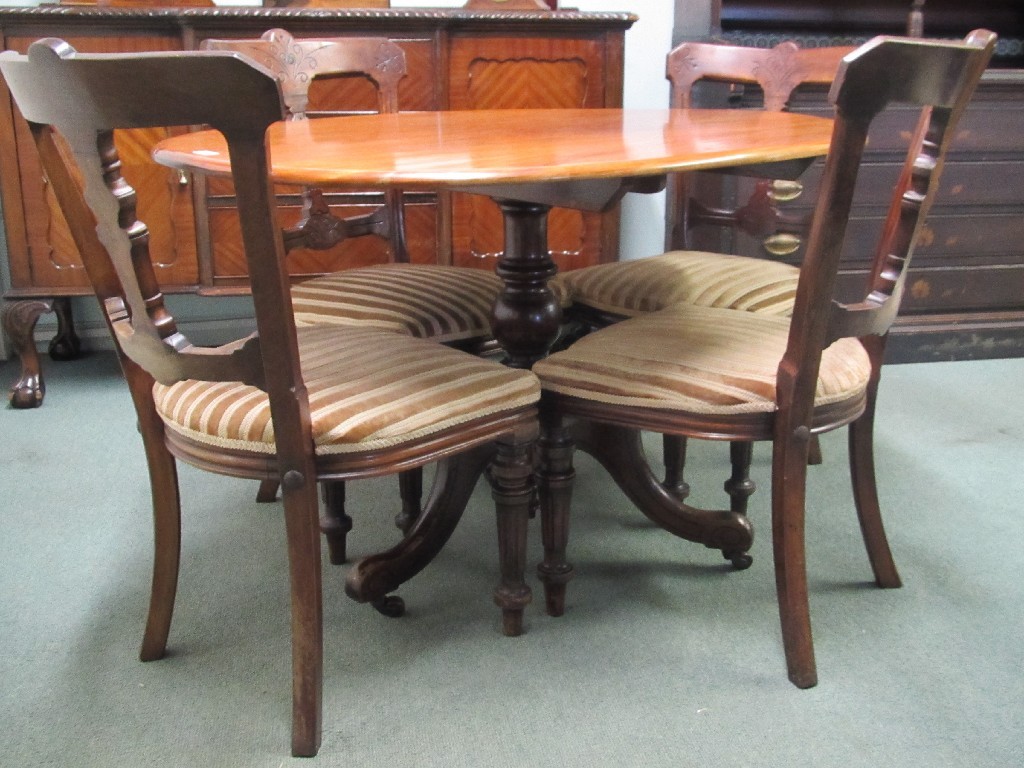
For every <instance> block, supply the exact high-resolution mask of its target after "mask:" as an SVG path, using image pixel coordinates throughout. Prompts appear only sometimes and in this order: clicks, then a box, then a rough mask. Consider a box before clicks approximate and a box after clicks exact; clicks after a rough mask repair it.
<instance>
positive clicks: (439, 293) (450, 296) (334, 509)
mask: <svg viewBox="0 0 1024 768" xmlns="http://www.w3.org/2000/svg"><path fill="white" fill-rule="evenodd" d="M200 48H201V49H202V50H216V51H235V52H238V53H241V54H243V55H245V56H248V57H250V58H252V59H253V60H254V61H256V62H258V63H259V64H262V65H263V66H264V67H266V68H267V69H269V70H270V71H271V72H272V73H273V74H274V76H275V77H276V78H277V79H278V80H279V81H280V83H281V92H282V97H283V100H284V106H285V112H284V117H285V118H286V119H290V120H306V119H307V118H308V117H309V114H308V113H309V101H310V89H311V88H312V86H313V83H314V82H315V81H317V80H325V79H328V78H339V77H359V78H363V79H366V80H368V81H369V82H370V83H372V85H373V86H374V90H375V93H376V100H377V111H379V112H397V111H398V109H399V93H398V86H399V83H400V82H401V80H402V79H403V78H404V77H405V74H406V60H405V51H404V50H403V49H402V47H401V46H400V45H398V44H397V43H395V42H393V41H392V40H390V39H388V38H386V37H333V38H327V39H320V38H296V37H293V36H292V35H291V34H290V33H289V32H287V31H286V30H283V29H270V30H267V31H266V32H264V33H263V35H262V36H261V37H259V38H256V39H251V38H225V39H214V38H209V39H206V40H203V41H202V42H201V44H200ZM313 119H315V117H314V118H313ZM302 198H303V213H302V217H301V219H300V221H299V223H298V224H297V225H296V226H294V227H290V228H288V229H287V230H286V231H285V235H284V243H285V248H286V250H288V251H291V250H294V249H297V248H310V249H315V250H326V249H330V248H333V247H335V246H336V245H337V244H338V243H340V242H342V241H344V240H347V239H349V238H353V237H365V236H370V237H378V238H384V239H385V240H386V242H387V243H388V244H389V252H390V262H389V263H387V264H380V265H374V266H364V267H355V268H350V269H343V270H340V271H336V272H332V273H329V274H327V275H324V276H321V277H315V278H311V279H308V280H305V281H302V282H301V283H298V284H296V285H295V286H293V287H292V307H293V310H294V312H295V318H296V322H297V323H298V324H299V325H302V326H313V325H345V326H366V327H374V328H385V329H388V330H395V331H398V332H401V333H406V334H409V335H411V336H415V337H419V338H429V339H431V340H433V341H438V342H442V343H446V344H450V345H452V346H457V347H462V348H464V349H467V350H471V351H475V352H481V351H486V350H488V349H489V346H488V342H489V341H490V340H491V336H490V320H489V316H490V310H491V307H492V306H493V305H494V301H495V298H496V297H497V295H498V292H499V290H500V288H501V281H500V279H499V278H498V277H497V275H495V274H494V272H493V271H492V270H478V269H470V268H467V267H454V266H442V265H435V264H413V263H410V255H409V251H408V247H407V245H406V238H405V208H404V204H403V195H402V192H401V190H398V189H388V190H386V191H385V192H384V205H383V206H381V207H380V208H378V209H377V210H374V211H372V212H370V213H367V214H362V215H358V216H348V217H339V216H337V215H335V214H333V213H332V212H331V209H330V206H329V205H328V203H327V197H326V196H325V193H324V190H322V189H319V188H315V187H311V188H305V189H303V191H302ZM422 483H423V480H422V471H421V470H420V469H419V468H417V469H412V470H409V471H407V472H403V473H401V474H400V475H399V490H400V497H401V510H400V512H399V513H398V515H397V516H396V519H395V522H396V524H397V525H398V527H399V528H400V529H402V530H403V531H408V530H409V528H410V527H411V526H412V524H413V522H414V521H415V519H416V517H417V516H418V515H419V513H420V499H421V495H422ZM277 491H278V488H277V483H276V482H273V481H267V482H265V483H263V484H261V486H260V489H259V492H258V494H257V498H258V499H259V500H260V501H264V502H270V501H274V500H276V497H277ZM323 497H324V502H325V504H324V512H325V514H324V518H323V520H322V530H323V532H324V533H325V535H326V536H327V541H328V545H329V556H330V560H331V562H332V563H334V564H341V563H344V562H345V561H346V559H347V551H346V549H347V547H346V540H347V535H348V532H349V531H350V530H351V529H352V518H351V517H350V516H349V514H348V513H347V512H346V509H345V485H344V483H343V482H341V481H332V482H327V483H325V484H324V487H323Z"/></svg>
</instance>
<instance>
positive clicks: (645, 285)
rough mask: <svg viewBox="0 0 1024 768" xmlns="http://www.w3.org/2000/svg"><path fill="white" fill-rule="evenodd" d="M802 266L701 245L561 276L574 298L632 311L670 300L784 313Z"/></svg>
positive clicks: (601, 307)
mask: <svg viewBox="0 0 1024 768" xmlns="http://www.w3.org/2000/svg"><path fill="white" fill-rule="evenodd" d="M799 275H800V271H799V269H797V268H796V267H793V266H790V265H788V264H780V263H778V262H774V261H766V260H764V259H753V258H749V257H746V256H730V255H728V254H723V253H707V252H704V251H669V252H668V253H663V254H661V255H660V256H652V257H650V258H646V259H633V260H630V261H619V262H613V263H610V264H597V265H595V266H592V267H584V268H583V269H577V270H574V271H572V272H566V273H565V274H564V275H562V276H560V280H561V282H562V283H563V284H564V286H565V288H566V289H567V290H568V291H569V293H570V295H571V298H572V300H573V301H574V302H575V303H577V304H583V305H585V306H588V307H592V308H594V309H597V310H601V311H603V312H610V313H612V314H615V315H622V316H624V317H635V316H637V315H641V314H644V313H646V312H655V311H657V310H659V309H664V308H666V307H670V306H672V305H674V304H693V305H696V306H700V307H725V308H729V309H743V310H746V311H749V312H759V313H764V314H768V315H779V316H788V315H789V314H790V313H791V312H792V310H793V297H794V296H795V295H796V283H797V279H798V278H799Z"/></svg>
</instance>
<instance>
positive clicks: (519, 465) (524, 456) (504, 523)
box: [490, 425, 536, 637]
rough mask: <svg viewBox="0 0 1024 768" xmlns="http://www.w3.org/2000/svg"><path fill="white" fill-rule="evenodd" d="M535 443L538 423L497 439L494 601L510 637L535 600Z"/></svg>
mask: <svg viewBox="0 0 1024 768" xmlns="http://www.w3.org/2000/svg"><path fill="white" fill-rule="evenodd" d="M535 443H536V425H533V429H532V430H531V431H529V432H527V433H525V434H510V435H506V436H503V437H501V438H499V439H498V441H497V454H496V455H495V457H494V463H493V464H492V465H491V473H490V475H491V488H492V495H493V497H494V505H495V510H496V512H497V516H498V559H499V562H500V564H501V580H500V582H499V583H498V586H497V588H496V589H495V590H494V602H495V603H497V604H498V606H499V607H500V608H501V616H502V631H503V632H504V634H505V635H506V636H507V637H516V636H517V635H520V634H522V632H523V610H524V609H525V608H526V606H527V605H529V603H530V600H531V599H532V594H531V592H530V588H529V586H527V584H526V548H527V529H528V527H529V522H530V500H531V498H532V497H533V462H532V456H533V447H534V445H535Z"/></svg>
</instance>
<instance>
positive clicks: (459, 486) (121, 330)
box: [0, 39, 540, 756]
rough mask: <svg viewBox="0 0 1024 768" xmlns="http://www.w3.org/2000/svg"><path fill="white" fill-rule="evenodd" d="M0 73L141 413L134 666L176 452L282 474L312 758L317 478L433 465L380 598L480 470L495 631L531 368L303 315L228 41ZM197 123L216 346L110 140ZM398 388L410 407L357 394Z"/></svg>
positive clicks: (153, 625) (253, 78)
mask: <svg viewBox="0 0 1024 768" xmlns="http://www.w3.org/2000/svg"><path fill="white" fill-rule="evenodd" d="M0 69H2V71H3V74H4V76H5V78H7V83H8V85H9V87H10V89H11V92H12V94H13V96H14V98H15V99H16V101H17V103H18V105H19V106H20V108H21V109H22V111H23V114H24V115H25V116H26V117H27V118H28V119H29V120H30V121H31V123H30V130H31V133H32V136H33V138H34V140H35V142H36V144H37V147H38V149H39V153H40V158H41V162H42V165H43V168H45V170H46V173H47V176H48V178H49V181H50V184H51V189H52V192H53V194H54V196H55V198H56V200H57V203H58V205H60V207H61V209H62V210H63V211H64V213H65V215H66V217H67V218H66V220H67V222H68V225H69V227H70V233H71V236H72V237H73V239H74V241H75V242H76V243H77V245H78V247H79V249H80V252H81V254H82V255H83V257H84V260H85V266H86V270H87V272H88V274H89V278H90V282H91V284H92V286H93V288H94V290H95V293H96V296H97V298H98V299H99V301H100V305H101V307H102V308H103V309H104V310H105V319H106V321H107V324H108V326H109V330H110V332H111V335H112V337H113V339H114V341H115V344H116V348H117V350H118V354H119V357H120V360H121V365H122V368H123V370H124V373H125V377H126V379H127V380H128V384H129V388H130V391H131V396H132V399H133V401H134V404H135V408H136V411H137V414H138V420H139V427H140V431H141V433H142V438H143V443H144V446H145V452H146V458H147V462H148V465H149V472H150V480H151V485H152V499H153V506H154V509H153V519H154V527H155V558H154V569H153V583H152V592H151V598H150V607H149V617H148V621H147V624H146V631H145V634H144V638H143V643H142V651H141V657H142V660H143V661H150V660H155V659H158V658H160V657H162V656H163V655H164V653H165V650H166V646H167V640H168V633H169V630H170V623H171V614H172V611H173V608H174V599H175V591H176V584H177V577H178V567H179V551H180V548H181V513H180V500H179V491H178V482H177V470H176V464H175V459H176V458H180V459H181V460H183V461H186V462H188V463H190V464H193V465H195V466H197V467H199V468H201V469H205V470H207V471H211V472H215V473H219V474H225V475H230V476H233V477H246V478H253V479H258V480H266V479H274V480H276V481H278V482H280V483H281V487H282V489H283V497H284V504H283V512H284V522H285V531H286V539H287V549H288V564H289V566H288V571H289V582H290V585H291V627H292V739H291V743H292V753H293V754H295V755H299V756H311V755H315V754H316V752H317V750H318V749H319V746H320V737H321V730H322V726H321V720H322V715H321V709H322V686H323V607H322V595H321V592H322V583H321V579H322V576H321V567H320V540H319V531H318V526H317V523H318V502H317V485H318V482H320V481H334V480H345V479H350V478H359V477H373V476H378V475H386V474H393V473H395V472H397V471H400V470H407V469H410V468H414V467H419V466H422V465H424V464H427V463H431V462H439V467H438V478H439V483H440V484H439V485H438V486H437V488H438V490H439V492H438V493H436V494H432V496H431V504H430V505H429V506H428V509H426V510H424V513H423V515H422V516H421V517H420V518H419V520H418V521H417V524H416V527H415V529H414V530H412V531H411V532H410V533H409V534H408V536H406V537H405V538H404V539H403V540H402V541H401V542H400V543H399V544H398V545H397V546H396V547H394V548H392V549H391V550H388V551H387V552H384V553H381V554H379V555H375V556H371V557H370V558H367V559H368V560H370V561H372V565H373V567H374V568H375V571H374V573H375V578H373V579H372V580H369V581H367V582H363V583H362V584H361V585H360V586H361V588H362V592H361V597H363V598H366V599H371V600H378V599H382V598H383V597H384V595H385V594H386V593H387V592H390V591H392V590H393V589H394V588H396V587H397V586H398V585H399V584H400V583H402V582H404V581H406V580H407V579H408V578H410V577H412V576H413V575H415V574H416V573H417V572H418V571H420V570H421V569H422V568H423V567H424V566H426V565H427V564H428V563H429V562H430V561H431V560H432V559H433V556H434V555H436V553H437V551H438V550H439V549H440V547H441V546H442V545H443V544H444V542H445V541H447V539H448V536H449V535H450V533H451V530H452V528H453V526H454V524H455V523H456V522H457V521H458V518H459V516H460V515H461V512H462V509H463V507H464V506H465V504H466V502H467V501H468V499H469V494H470V492H471V491H472V487H473V485H474V484H475V480H476V478H477V477H478V476H479V474H480V473H481V471H482V468H483V467H484V466H489V467H490V471H489V475H490V477H491V479H492V484H493V489H494V490H493V493H494V499H495V506H496V511H497V518H498V550H499V558H498V559H499V561H500V571H501V579H500V583H499V584H498V586H497V588H496V589H495V591H494V598H495V602H496V603H497V604H498V606H499V607H500V608H501V610H502V623H503V629H504V632H505V634H507V635H517V634H519V633H520V632H521V631H522V617H523V610H524V608H525V606H526V605H527V604H528V603H529V601H530V589H529V587H528V586H527V585H526V583H525V581H524V572H525V558H526V529H527V521H528V514H529V504H530V498H531V488H532V483H531V474H532V461H531V458H532V450H531V449H532V446H533V442H534V440H535V438H536V435H537V429H538V425H537V411H536V402H537V399H538V397H539V394H540V387H539V385H538V382H537V380H536V378H535V377H534V376H533V375H532V374H531V373H529V372H528V371H517V370H512V369H510V368H507V367H505V366H503V365H501V364H499V363H496V362H493V361H487V360H482V359H480V358H478V357H475V356H473V355H470V354H467V353H465V352H460V351H458V350H454V349H451V348H449V347H445V346H443V345H440V344H435V343H433V342H430V341H425V340H423V339H414V338H411V337H409V336H407V335H406V334H403V333H396V332H391V331H381V330H376V329H365V328H348V329H338V328H322V327H320V328H317V327H313V328H298V329H297V328H296V325H295V322H294V319H293V316H292V312H291V308H290V304H289V294H288V274H287V268H286V265H285V260H284V244H283V238H282V234H281V230H280V229H279V227H278V223H277V215H276V213H277V212H276V205H275V200H274V191H273V185H272V183H271V181H270V180H269V178H268V176H267V171H268V159H267V154H266V143H265V132H266V129H267V127H268V126H269V125H271V124H272V123H274V122H276V121H279V120H280V117H281V112H280V109H281V103H280V96H279V91H278V87H277V82H276V80H275V79H274V78H273V77H271V76H269V75H268V74H267V73H266V71H265V70H262V69H257V68H256V67H253V66H252V65H251V64H250V63H249V62H248V61H246V60H244V59H242V58H240V57H237V56H234V55H231V54H229V53H221V52H205V53H201V54H200V53H185V54H183V53H174V52H171V53H164V54H152V55H148V56H138V55H136V56H133V55H124V56H114V57H111V56H102V57H100V56H89V55H88V54H77V55H76V52H75V51H74V49H73V48H72V47H71V46H69V45H67V44H66V43H64V42H63V41H60V40H55V39H49V40H47V41H43V42H40V43H36V44H34V45H32V46H31V47H30V49H29V53H28V56H21V55H16V54H11V53H5V54H3V55H2V56H0ZM200 124H208V125H211V126H213V127H214V128H215V129H217V130H219V131H220V132H221V134H220V135H223V137H224V138H225V140H226V142H227V146H228V147H229V148H230V155H231V163H230V170H231V174H232V179H233V181H234V183H235V188H236V190H237V193H236V196H237V203H238V215H239V220H240V222H241V227H242V233H243V240H244V243H245V246H244V247H245V255H246V259H247V261H248V264H249V267H250V272H251V280H252V284H253V302H254V305H255V310H256V325H257V328H258V333H256V334H252V335H250V336H249V337H247V338H245V339H240V340H238V341H236V342H232V343H230V344H226V345H224V346H222V347H219V348H216V349H210V348H203V349H200V348H196V347H194V346H193V345H192V344H190V343H189V341H188V340H187V339H186V338H185V337H184V336H183V335H182V334H181V333H180V331H179V330H178V328H177V327H176V325H175V321H174V318H173V317H172V316H171V314H170V312H169V311H168V309H167V307H166V306H165V305H164V302H163V298H162V295H161V294H160V286H159V280H158V277H157V275H156V271H155V270H154V269H153V265H152V262H151V261H150V254H149V253H148V252H147V242H148V237H147V235H148V233H147V231H146V227H145V225H144V224H143V223H142V222H141V221H139V220H138V219H137V218H136V196H135V194H134V191H133V190H132V189H131V188H130V187H129V186H128V185H127V183H126V181H125V179H124V177H123V176H122V175H121V173H120V168H121V165H120V162H119V158H118V153H117V150H116V147H115V142H114V136H113V129H116V128H132V129H140V130H148V129H150V128H152V127H153V126H163V125H175V126H177V125H200ZM293 124H294V123H293ZM54 128H56V129H57V131H59V138H58V140H55V136H56V135H57V134H55V132H54V130H53V129H54ZM60 139H63V140H66V142H67V144H68V146H69V151H65V150H64V148H63V142H62V141H60ZM139 192H140V197H139V199H140V201H141V199H142V196H141V193H143V192H144V190H139ZM396 370H400V371H403V372H404V373H403V375H397V376H396ZM396 402H400V403H402V404H403V405H404V408H395V407H389V408H387V409H380V408H371V407H370V405H371V404H379V403H388V404H391V403H396ZM222 409H223V410H222ZM371 412H373V413H372V414H371ZM410 413H412V414H415V418H410V416H409V414H410ZM107 438H108V439H111V440H113V439H116V436H114V435H108V436H107ZM112 470H114V468H112ZM114 471H116V470H114ZM114 485H115V484H112V491H111V501H112V503H114V502H116V498H117V491H116V489H115V488H114ZM357 569H358V566H357Z"/></svg>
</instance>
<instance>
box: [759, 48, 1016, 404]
mask: <svg viewBox="0 0 1024 768" xmlns="http://www.w3.org/2000/svg"><path fill="white" fill-rule="evenodd" d="M995 39H996V38H995V35H994V34H993V33H991V32H988V31H986V30H976V31H974V32H972V33H970V34H969V35H968V36H967V37H966V38H965V39H964V41H963V42H945V41H925V40H909V39H906V38H904V39H893V38H886V37H879V38H876V39H875V40H873V41H872V42H870V43H868V44H866V45H865V46H862V47H861V48H859V49H858V50H857V51H856V52H855V53H851V54H850V55H849V56H847V57H844V59H843V62H842V64H841V65H840V68H839V71H838V73H837V76H836V80H835V82H834V83H833V86H832V91H831V93H830V100H831V101H832V103H833V104H834V105H835V107H836V123H835V128H834V132H833V136H832V142H831V146H830V148H829V154H828V158H827V160H826V163H825V169H824V174H823V179H822V186H821V191H820V193H819V198H818V200H817V204H816V207H815V211H814V216H813V219H812V223H811V228H810V232H809V235H808V247H807V254H806V256H805V258H804V263H803V267H802V268H801V274H800V281H799V284H798V287H797V294H796V299H795V303H794V310H793V319H792V323H791V325H790V335H789V343H788V346H787V350H786V353H785V355H784V357H783V360H782V363H781V365H780V368H779V381H780V388H779V398H780V406H782V405H783V402H782V401H784V400H785V401H788V402H789V403H790V404H791V405H794V406H799V409H800V410H801V411H803V412H805V414H806V416H807V418H809V414H810V410H811V407H812V404H813V399H814V387H815V382H816V380H817V368H818V363H819V361H820V357H821V352H822V350H823V349H824V348H825V347H827V346H828V345H829V344H831V343H832V342H833V341H835V340H836V339H839V338H842V337H851V336H852V337H865V336H878V337H881V338H882V339H883V341H884V337H885V334H886V333H887V332H888V330H889V327H890V326H891V324H892V322H893V320H894V319H895V317H896V313H897V311H898V309H899V302H900V298H901V295H902V291H903V284H904V280H905V276H906V271H907V267H908V265H909V263H910V260H911V257H912V256H913V252H914V246H915V244H916V242H917V239H918V236H919V234H920V230H921V225H922V223H923V221H924V218H925V217H926V216H927V213H928V209H929V207H930V206H931V203H932V200H933V199H934V196H935V193H936V191H937V189H938V183H939V179H940V176H941V174H942V167H943V162H944V158H945V154H946V152H947V150H948V148H949V145H950V142H951V141H952V139H953V135H954V129H955V127H956V124H957V122H958V121H959V119H960V117H961V115H962V113H963V111H964V109H965V108H966V106H967V103H968V102H969V101H970V98H971V95H972V94H973V92H974V88H975V86H976V85H977V83H978V80H979V79H980V77H981V74H982V72H983V71H984V69H985V67H986V66H987V64H988V61H989V59H990V58H991V56H992V52H993V50H994V47H995ZM897 103H898V104H909V105H914V106H917V107H920V109H921V112H920V118H919V120H918V127H917V129H916V131H915V132H914V135H913V137H912V139H911V142H910V146H909V149H908V151H907V155H906V160H905V162H904V165H903V168H902V172H901V174H900V177H899V180H898V182H897V184H896V186H895V188H894V190H893V195H892V197H891V200H890V204H889V208H888V215H887V217H886V220H885V224H884V226H883V228H882V232H881V235H880V237H879V241H878V244H877V247H876V250H875V255H874V261H873V267H872V270H871V273H870V276H869V280H868V283H867V285H866V288H865V291H864V298H863V300H862V301H859V302H856V303H852V304H843V303H841V302H839V301H838V300H837V299H836V298H835V297H834V291H835V287H836V282H837V281H836V276H837V273H838V266H839V258H840V254H841V252H842V248H843V244H844V239H845V233H846V225H847V223H848V220H849V214H850V209H851V205H852V201H853V195H854V190H855V188H856V183H857V174H858V170H859V168H860V163H861V158H862V155H863V151H864V147H865V145H866V143H867V135H868V130H869V128H870V126H871V123H872V121H873V119H874V118H875V116H876V115H878V114H879V113H880V112H881V111H882V110H883V109H885V108H886V107H887V106H888V105H890V104H897ZM823 317H825V318H827V322H822V321H821V318H823ZM783 381H789V382H796V383H795V384H794V389H793V391H792V392H790V393H789V394H788V395H787V394H785V393H784V392H783V387H782V382H783ZM799 423H804V424H806V423H809V422H808V421H807V420H806V419H805V420H799Z"/></svg>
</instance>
